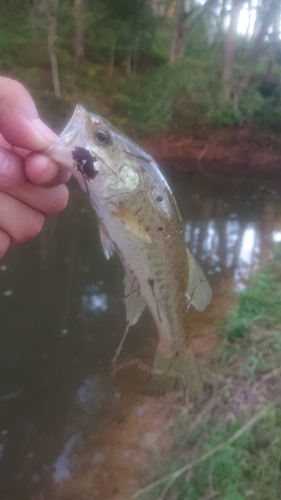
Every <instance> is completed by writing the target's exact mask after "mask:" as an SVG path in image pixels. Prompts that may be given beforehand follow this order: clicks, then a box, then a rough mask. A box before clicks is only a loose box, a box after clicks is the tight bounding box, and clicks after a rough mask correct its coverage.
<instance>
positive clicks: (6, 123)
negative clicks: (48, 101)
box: [0, 77, 57, 151]
mask: <svg viewBox="0 0 281 500" xmlns="http://www.w3.org/2000/svg"><path fill="white" fill-rule="evenodd" d="M0 133H1V134H2V135H3V137H4V139H5V140H6V141H7V142H8V143H9V144H11V145H12V146H17V147H20V148H24V149H28V150H29V151H39V150H42V149H45V148H47V147H49V146H50V145H51V144H52V143H53V142H55V140H56V138H57V136H56V134H55V133H54V132H52V130H51V129H49V127H47V125H45V124H44V123H43V122H42V121H41V120H40V118H39V115H38V111H37V109H36V106H35V104H34V101H33V99H32V97H31V95H30V94H29V92H28V91H27V90H26V88H25V87H24V86H23V85H22V84H21V83H19V82H17V81H15V80H11V79H10V78H4V77H0Z"/></svg>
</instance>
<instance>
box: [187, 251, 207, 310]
mask: <svg viewBox="0 0 281 500" xmlns="http://www.w3.org/2000/svg"><path fill="white" fill-rule="evenodd" d="M187 259H188V286H187V291H186V297H187V300H188V301H189V303H191V304H192V305H193V306H194V307H195V309H197V311H203V310H204V309H205V308H206V307H207V305H208V304H209V303H210V301H211V298H212V289H211V287H210V285H209V283H208V281H207V280H206V278H205V275H204V273H203V271H202V269H201V267H200V266H199V264H198V263H197V262H196V260H195V259H194V257H193V256H192V255H191V253H190V251H189V250H188V249H187Z"/></svg>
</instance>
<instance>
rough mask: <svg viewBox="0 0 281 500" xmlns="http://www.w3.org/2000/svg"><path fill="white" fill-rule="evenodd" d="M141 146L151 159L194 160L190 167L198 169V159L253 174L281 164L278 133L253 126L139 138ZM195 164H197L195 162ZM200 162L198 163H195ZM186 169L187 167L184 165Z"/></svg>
mask: <svg viewBox="0 0 281 500" xmlns="http://www.w3.org/2000/svg"><path fill="white" fill-rule="evenodd" d="M137 142H138V143H139V144H140V146H141V147H142V148H143V149H144V150H145V151H147V152H148V153H150V154H151V155H152V156H153V157H154V158H156V159H158V160H161V159H165V160H167V159H169V158H170V159H173V160H175V159H177V160H184V159H189V160H195V165H194V166H193V167H192V166H191V168H194V169H196V168H197V169H198V166H199V168H200V166H201V165H200V162H201V161H202V160H203V161H206V160H207V161H211V162H220V165H216V170H220V169H221V167H222V164H225V166H227V167H228V170H229V167H232V168H230V170H233V167H236V168H234V170H235V171H236V169H237V168H239V167H241V168H242V170H244V171H247V172H252V173H255V172H256V170H257V169H259V171H260V170H262V171H270V172H275V171H276V170H278V169H280V165H281V143H280V134H277V133H268V132H263V131H260V130H253V129H245V128H244V129H226V130H218V131H213V132H210V133H209V134H204V135H202V136H196V135H190V134H186V135H180V136H179V135H175V134H163V135H161V136H159V137H154V138H144V137H141V138H138V139H137ZM196 164H197V165H196ZM198 164H199V165H198ZM186 168H187V167H186Z"/></svg>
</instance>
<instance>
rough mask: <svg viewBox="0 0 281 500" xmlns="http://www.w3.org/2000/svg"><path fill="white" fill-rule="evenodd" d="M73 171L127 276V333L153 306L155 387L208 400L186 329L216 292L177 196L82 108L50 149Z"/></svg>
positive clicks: (144, 158) (138, 153)
mask: <svg viewBox="0 0 281 500" xmlns="http://www.w3.org/2000/svg"><path fill="white" fill-rule="evenodd" d="M45 154H47V155H48V156H49V157H51V158H52V159H53V160H55V161H57V162H59V163H61V164H62V165H64V166H66V167H67V168H69V169H70V170H71V171H72V173H73V174H74V176H75V177H76V178H77V180H78V182H79V184H80V186H81V188H82V190H83V191H84V192H85V193H86V194H87V195H88V197H89V199H90V202H91V204H92V207H93V209H94V211H95V213H96V216H97V219H98V222H99V232H100V239H101V244H102V247H103V250H104V254H105V257H106V258H107V259H109V258H110V257H111V256H112V254H113V253H114V252H117V254H118V255H119V258H120V260H121V263H122V265H123V268H124V271H125V278H124V302H125V307H126V322H127V329H128V328H129V327H131V326H133V325H134V324H136V323H137V321H138V319H139V318H140V316H141V314H142V312H143V311H144V309H145V307H148V309H149V311H150V313H151V315H152V317H153V320H154V322H155V325H156V328H157V332H158V346H157V349H156V354H155V357H154V362H153V367H152V369H151V374H152V383H151V384H152V387H154V389H155V390H156V392H158V393H159V394H164V393H166V392H170V391H173V390H178V389H186V388H187V390H188V394H189V395H190V396H191V397H195V398H197V397H198V398H200V397H201V396H202V392H203V389H202V381H201V376H200V373H199V369H198V366H197V361H196V358H195V354H194V350H193V346H192V339H191V338H190V335H189V332H188V326H187V311H188V308H189V307H190V306H191V305H192V306H194V307H195V308H196V309H197V310H198V311H203V310H204V309H205V308H206V307H207V305H208V304H209V303H210V301H211V297H212V290H211V287H210V285H209V283H208V281H207V280H206V278H205V276H204V273H203V271H202V269H201V268H200V266H199V265H198V263H197V262H196V260H195V259H194V257H193V256H192V254H191V253H190V251H189V250H188V248H187V247H186V243H185V240H184V233H183V224H182V220H181V216H180V213H179V209H178V206H177V203H176V200H175V198H174V196H173V193H172V191H171V189H170V187H169V185H168V183H167V181H166V180H165V178H164V176H163V174H162V173H161V171H160V169H159V167H158V165H157V164H156V162H155V161H154V160H153V159H152V157H151V156H150V155H149V154H147V153H146V152H145V151H144V150H143V149H142V148H141V147H140V146H138V145H137V144H136V143H134V142H133V141H132V140H131V139H129V138H128V137H126V136H125V135H124V134H123V133H122V132H120V131H119V130H118V129H116V128H115V127H114V126H113V125H112V124H111V123H110V122H108V121H107V120H106V119H104V118H103V117H101V116H99V115H96V114H94V113H91V112H88V111H87V110H86V109H84V108H83V107H82V106H81V105H77V106H76V108H75V111H74V114H73V116H72V118H71V119H70V121H69V123H68V124H67V125H66V127H65V129H64V130H63V132H62V133H61V134H60V136H59V138H58V141H57V142H56V143H55V144H54V145H52V146H51V147H50V148H49V149H48V150H47V151H45Z"/></svg>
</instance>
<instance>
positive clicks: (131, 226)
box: [113, 203, 151, 243]
mask: <svg viewBox="0 0 281 500" xmlns="http://www.w3.org/2000/svg"><path fill="white" fill-rule="evenodd" d="M113 215H114V216H115V217H117V218H118V219H119V220H120V221H121V222H122V224H124V226H125V228H126V229H127V231H129V232H130V233H132V234H133V235H134V236H137V237H138V238H140V239H141V240H144V241H146V242H147V243H151V238H150V236H149V234H148V228H146V227H145V225H144V224H143V222H142V221H141V220H140V218H139V217H138V215H136V214H134V213H133V212H131V210H129V209H128V208H126V207H125V206H124V205H123V204H122V203H120V204H119V206H118V208H117V210H116V211H115V212H113Z"/></svg>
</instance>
